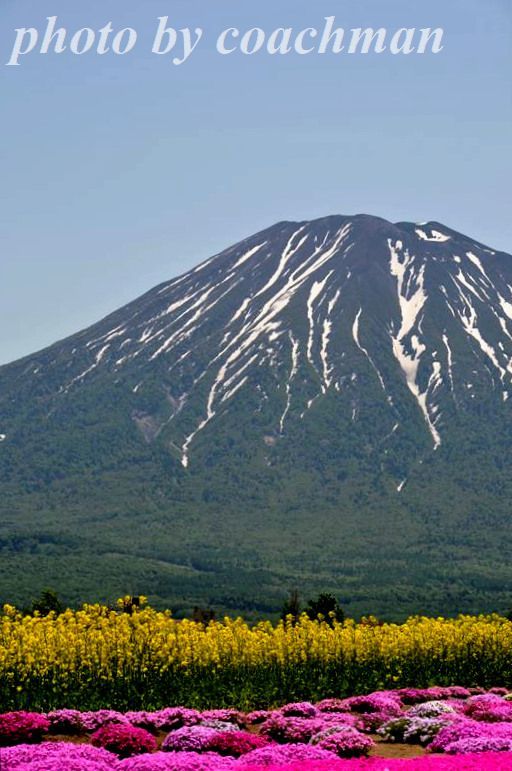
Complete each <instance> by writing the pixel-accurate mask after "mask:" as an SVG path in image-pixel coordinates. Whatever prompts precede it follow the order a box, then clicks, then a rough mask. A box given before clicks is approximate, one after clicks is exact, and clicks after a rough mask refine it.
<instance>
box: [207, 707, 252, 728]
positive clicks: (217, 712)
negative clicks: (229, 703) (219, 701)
mask: <svg viewBox="0 0 512 771" xmlns="http://www.w3.org/2000/svg"><path fill="white" fill-rule="evenodd" d="M200 720H201V723H203V722H204V721H205V720H219V721H221V722H222V723H235V724H236V725H238V726H241V725H244V715H243V714H242V713H241V712H239V711H238V710H236V709H207V710H205V711H204V712H201V715H200Z"/></svg>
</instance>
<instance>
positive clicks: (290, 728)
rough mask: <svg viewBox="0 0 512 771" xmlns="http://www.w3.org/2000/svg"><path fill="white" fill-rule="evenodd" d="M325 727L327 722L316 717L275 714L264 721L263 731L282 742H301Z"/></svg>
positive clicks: (306, 740)
mask: <svg viewBox="0 0 512 771" xmlns="http://www.w3.org/2000/svg"><path fill="white" fill-rule="evenodd" d="M325 727H326V725H325V722H324V721H323V720H318V719H316V718H313V719H311V720H309V719H307V718H302V717H283V716H282V715H274V716H273V717H271V718H269V720H267V721H265V723H263V725H262V726H261V733H262V734H263V735H265V736H269V737H270V738H271V739H274V741H276V742H280V743H282V744H286V743H288V742H292V743H301V742H308V741H309V740H310V739H311V737H312V736H314V735H315V734H317V733H319V731H321V730H322V729H323V728H325Z"/></svg>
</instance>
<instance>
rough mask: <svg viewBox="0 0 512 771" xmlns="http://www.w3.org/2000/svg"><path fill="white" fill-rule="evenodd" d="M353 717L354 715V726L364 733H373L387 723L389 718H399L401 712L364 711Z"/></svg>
mask: <svg viewBox="0 0 512 771" xmlns="http://www.w3.org/2000/svg"><path fill="white" fill-rule="evenodd" d="M354 717H356V721H355V723H354V727H355V728H357V729H358V730H359V731H362V732H363V733H365V734H373V733H375V732H376V731H378V730H379V728H381V727H382V726H383V725H385V724H386V723H389V722H390V721H391V720H399V719H400V717H403V715H402V713H400V715H397V714H396V713H393V714H390V713H389V712H366V713H365V714H363V715H357V716H354Z"/></svg>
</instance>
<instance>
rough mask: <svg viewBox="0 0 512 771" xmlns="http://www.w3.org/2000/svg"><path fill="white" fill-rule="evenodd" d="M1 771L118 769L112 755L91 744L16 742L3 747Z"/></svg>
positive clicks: (101, 770)
mask: <svg viewBox="0 0 512 771" xmlns="http://www.w3.org/2000/svg"><path fill="white" fill-rule="evenodd" d="M0 767H1V769H2V771H18V769H19V771H25V769H35V771H75V769H78V771H112V769H117V768H118V761H117V757H116V756H115V755H112V754H111V753H110V752H107V751H106V750H103V749H99V748H97V747H92V746H91V745H90V744H71V743H70V742H43V744H36V745H34V744H19V745H17V746H16V747H9V748H7V749H3V750H2V753H1V766H0Z"/></svg>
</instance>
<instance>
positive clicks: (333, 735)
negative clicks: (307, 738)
mask: <svg viewBox="0 0 512 771" xmlns="http://www.w3.org/2000/svg"><path fill="white" fill-rule="evenodd" d="M311 744H314V745H315V746H317V747H320V748H321V749H323V750H327V751H328V752H334V753H335V754H336V755H338V756H339V757H340V758H359V757H361V756H362V755H367V754H368V753H369V751H370V750H371V748H372V747H373V746H374V743H373V741H372V740H371V739H370V737H369V736H365V735H364V734H362V733H360V732H359V731H356V729H355V728H351V727H350V726H333V727H332V728H328V729H327V730H326V731H322V732H321V733H320V734H317V735H316V736H314V737H313V738H312V740H311Z"/></svg>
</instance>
